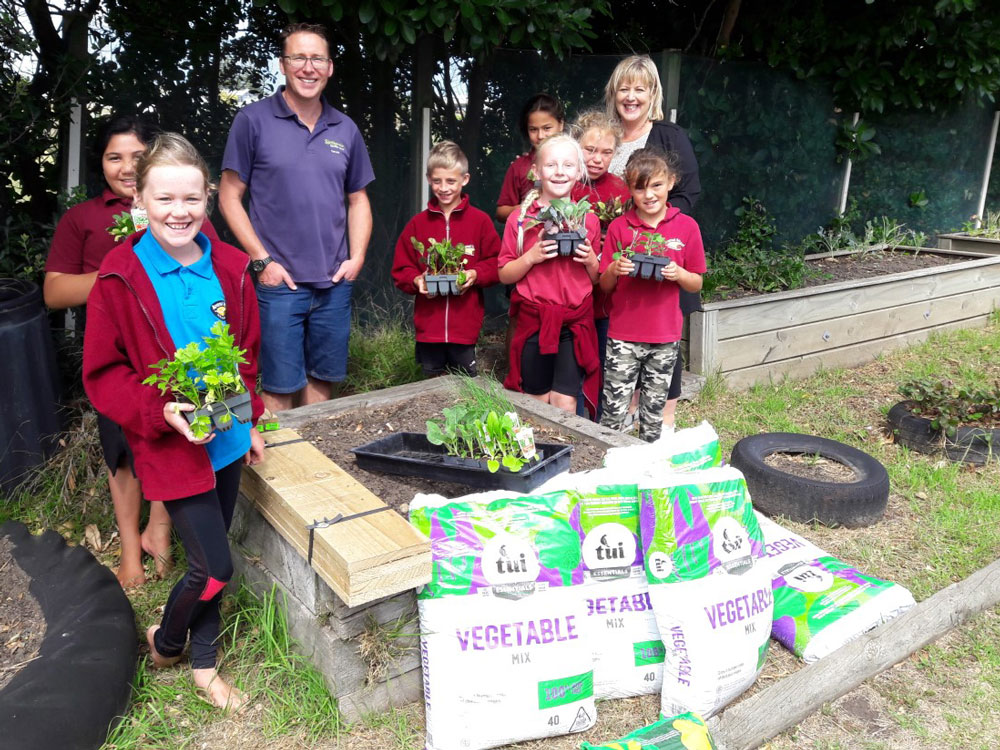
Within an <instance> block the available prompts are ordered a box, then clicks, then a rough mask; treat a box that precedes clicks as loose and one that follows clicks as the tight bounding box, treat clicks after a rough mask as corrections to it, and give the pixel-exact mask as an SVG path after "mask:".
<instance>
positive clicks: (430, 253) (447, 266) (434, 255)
mask: <svg viewBox="0 0 1000 750" xmlns="http://www.w3.org/2000/svg"><path fill="white" fill-rule="evenodd" d="M410 242H411V243H412V244H413V248H414V249H415V250H416V251H417V252H418V253H420V255H421V256H422V257H423V259H424V263H426V264H427V273H429V274H431V275H434V276H437V275H443V274H456V275H457V276H458V283H459V284H460V285H461V284H464V283H465V279H466V277H465V264H466V263H468V261H469V255H470V253H468V252H467V251H466V247H465V245H463V244H462V243H461V242H459V243H458V244H457V245H453V244H451V240H442V241H441V242H438V241H437V240H436V239H434V238H433V237H430V238H429V239H428V242H429V243H430V244H429V245H424V243H423V242H420V241H419V240H418V239H417V238H416V237H410Z"/></svg>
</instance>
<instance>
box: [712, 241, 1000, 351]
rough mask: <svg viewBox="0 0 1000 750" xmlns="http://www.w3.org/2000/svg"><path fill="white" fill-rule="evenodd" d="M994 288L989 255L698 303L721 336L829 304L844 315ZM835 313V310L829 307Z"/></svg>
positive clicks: (808, 318) (998, 262)
mask: <svg viewBox="0 0 1000 750" xmlns="http://www.w3.org/2000/svg"><path fill="white" fill-rule="evenodd" d="M998 287H1000V258H998V257H992V258H982V259H979V260H975V261H970V262H967V263H956V264H954V265H951V266H941V267H937V268H924V269H919V270H917V271H909V272H907V273H904V274H891V275H889V276H880V277H876V278H874V279H862V280H858V281H854V282H840V283H838V284H826V285H822V286H816V287H808V288H805V289H793V290H791V291H788V292H777V293H775V294H764V295H758V296H755V297H746V298H743V299H737V300H728V301H722V302H708V303H705V304H704V305H703V307H704V308H705V311H706V312H707V311H709V310H718V312H719V321H718V326H719V330H720V332H721V336H722V337H728V336H730V335H732V336H739V335H744V334H747V333H754V332H756V331H760V330H768V329H772V328H782V327H784V326H786V325H794V324H799V323H810V322H816V321H819V320H822V319H823V317H824V316H825V315H826V312H827V311H829V310H831V309H833V308H832V306H834V305H836V306H837V310H839V311H840V312H839V314H842V315H847V314H851V313H855V312H870V311H872V310H878V309H882V308H884V307H888V306H891V305H892V304H895V303H896V302H898V301H904V302H915V301H917V300H920V299H933V298H935V297H942V296H950V295H953V294H961V293H963V292H969V291H975V290H977V289H981V290H991V289H996V288H998ZM834 314H838V312H836V311H834ZM757 321H759V322H757Z"/></svg>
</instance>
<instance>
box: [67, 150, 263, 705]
mask: <svg viewBox="0 0 1000 750" xmlns="http://www.w3.org/2000/svg"><path fill="white" fill-rule="evenodd" d="M210 187H211V185H210V183H209V179H208V168H207V167H206V166H205V162H204V160H203V159H202V158H201V156H200V155H199V154H198V152H197V151H196V150H195V149H194V147H193V146H192V145H191V144H190V143H188V141H186V140H185V139H184V138H183V137H181V136H179V135H177V134H175V133H164V134H162V135H160V136H159V137H157V139H156V141H155V142H154V143H153V145H152V146H151V147H150V150H149V152H148V153H146V154H145V155H143V156H142V157H141V158H140V159H139V163H138V166H137V169H136V193H137V200H138V202H139V203H140V204H141V205H142V207H143V208H145V210H146V213H147V214H148V217H149V228H148V230H147V231H146V232H144V233H143V234H141V235H133V236H132V237H130V238H128V239H127V240H125V241H124V242H123V243H122V244H121V245H119V246H118V247H117V248H115V249H114V250H112V251H111V252H110V253H108V255H107V257H105V259H104V261H103V262H102V263H101V266H100V269H99V270H98V273H97V283H96V284H95V285H94V288H93V291H92V292H91V294H90V297H89V299H88V304H87V308H88V312H89V315H88V318H89V320H88V322H87V331H86V335H85V338H84V349H83V383H84V386H85V388H86V390H87V395H88V396H90V399H91V401H92V402H93V404H94V406H95V408H97V410H98V411H100V412H101V413H103V414H106V415H107V416H108V417H110V418H111V419H113V420H114V421H115V422H117V423H118V424H120V425H121V426H122V428H123V429H124V430H125V434H126V436H127V438H128V442H129V445H130V446H131V447H132V450H133V452H134V454H135V471H136V475H137V476H138V478H139V481H140V482H141V483H142V489H143V492H144V494H145V495H146V497H147V498H148V499H149V500H151V501H156V502H162V503H163V504H164V506H165V507H166V509H167V512H168V513H169V515H170V520H171V521H172V522H173V525H174V528H175V529H176V530H177V532H178V534H179V535H180V537H181V541H182V542H183V544H184V551H185V553H186V556H187V561H188V571H187V573H185V575H184V577H183V578H181V580H180V581H178V582H177V584H176V585H175V586H174V588H173V590H172V591H171V592H170V596H169V598H168V599H167V603H166V606H165V607H164V610H163V617H162V620H161V621H160V624H159V625H153V626H152V627H150V628H149V629H148V630H147V631H146V639H147V641H148V643H149V652H150V658H151V660H152V664H153V667H155V668H162V667H169V666H172V665H174V664H176V663H177V662H178V661H179V660H180V658H181V655H182V652H183V651H184V647H185V644H186V643H187V641H188V637H189V635H190V663H191V673H192V679H193V681H194V684H195V686H196V688H197V689H198V691H199V692H200V693H201V694H202V695H203V697H204V698H205V699H206V700H207V701H209V702H210V703H212V704H214V705H216V706H218V707H220V708H223V709H226V710H233V709H236V708H238V707H239V706H240V705H242V704H243V703H244V702H245V700H246V697H245V696H244V695H243V694H242V693H241V692H240V691H239V690H238V689H236V688H235V687H231V686H230V685H229V684H228V683H227V682H226V681H225V680H223V679H222V678H221V677H220V676H219V674H218V672H217V671H216V656H217V648H218V647H217V644H216V641H217V640H218V637H219V601H220V599H221V598H222V590H223V588H224V587H225V585H226V583H227V582H228V580H229V578H230V577H231V576H232V574H233V565H232V560H231V559H230V553H229V542H228V539H227V532H228V530H229V524H230V523H231V522H232V518H233V509H234V507H235V504H236V495H237V492H238V491H239V483H240V473H241V466H242V465H243V464H244V463H250V464H253V463H258V462H260V461H261V460H263V457H264V440H263V437H262V436H261V435H260V433H258V432H257V430H255V429H253V424H254V423H255V422H256V420H257V419H258V418H259V417H260V415H261V414H262V413H263V411H264V404H263V402H262V401H261V399H260V397H259V396H258V395H257V394H256V393H255V392H254V390H255V387H256V379H257V355H258V352H259V349H260V322H259V317H258V312H257V300H256V297H255V294H254V287H253V282H252V281H251V279H250V275H249V272H248V267H249V258H248V257H247V256H246V254H244V253H242V252H240V251H239V250H237V249H236V248H234V247H231V246H229V245H226V244H225V243H222V242H213V241H211V240H209V239H208V238H207V237H206V236H205V235H204V234H203V233H202V232H201V228H202V225H203V224H204V221H205V215H206V212H207V205H208V192H209V189H210ZM213 329H214V331H213ZM213 336H214V338H216V339H217V341H216V342H215V344H214V345H210V346H208V347H207V351H209V352H212V351H217V350H219V349H227V350H229V353H230V355H231V356H230V358H229V359H230V363H231V365H232V367H231V368H230V369H228V370H227V371H225V372H224V371H222V370H221V369H217V370H216V371H215V372H201V373H199V376H200V377H201V378H202V379H203V380H204V381H205V383H206V385H208V384H209V381H210V380H212V381H223V380H230V379H231V380H237V379H240V380H241V381H242V383H241V387H242V389H244V390H245V391H247V392H249V394H250V402H251V406H252V408H251V415H250V419H249V420H247V421H246V422H244V423H242V424H241V423H239V421H238V420H236V419H230V420H229V422H227V424H229V427H228V428H225V427H224V425H220V427H219V429H218V430H212V431H210V432H209V433H208V434H207V436H206V435H203V434H202V432H201V431H200V430H199V431H198V432H195V430H194V429H193V427H195V428H197V427H198V425H197V423H196V424H195V425H194V426H192V425H189V424H188V422H187V420H186V419H185V418H184V412H190V411H193V410H194V409H195V406H194V405H193V404H191V403H187V402H181V397H180V396H178V395H176V393H175V392H174V391H175V390H176V389H174V390H171V389H169V388H158V387H156V386H155V385H152V384H151V383H145V382H144V381H145V380H146V379H147V378H148V377H149V376H150V375H153V374H154V373H153V372H152V370H151V368H153V369H159V370H161V372H162V370H163V369H169V362H171V361H175V360H178V359H182V357H180V356H176V355H177V354H180V353H183V356H187V354H193V353H194V349H195V348H197V347H199V346H200V344H201V342H202V341H203V340H206V339H211V338H213ZM192 344H193V345H194V346H192ZM237 363H239V364H238V371H236V372H234V371H233V370H234V369H235V368H236V366H237ZM180 369H183V370H184V372H183V375H185V376H187V375H188V374H189V372H188V369H187V367H182V368H180ZM154 379H155V375H154ZM192 395H197V394H194V393H192Z"/></svg>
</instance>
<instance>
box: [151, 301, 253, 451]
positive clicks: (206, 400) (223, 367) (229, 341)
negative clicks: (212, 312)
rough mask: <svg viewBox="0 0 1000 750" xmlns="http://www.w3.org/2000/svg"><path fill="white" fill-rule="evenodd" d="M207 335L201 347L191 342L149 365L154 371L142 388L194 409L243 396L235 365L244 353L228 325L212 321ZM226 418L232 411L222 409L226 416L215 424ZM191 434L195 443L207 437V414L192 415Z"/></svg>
mask: <svg viewBox="0 0 1000 750" xmlns="http://www.w3.org/2000/svg"><path fill="white" fill-rule="evenodd" d="M211 333H212V335H211V336H205V337H204V338H203V339H202V341H204V342H205V345H204V347H203V346H202V345H201V344H200V343H198V342H197V341H192V342H191V343H189V344H188V345H187V346H184V347H181V348H180V349H178V350H177V351H176V352H174V356H173V359H161V360H160V361H159V362H157V363H156V364H153V365H150V368H151V369H153V370H156V371H157V372H155V373H154V374H152V375H150V376H149V377H147V378H146V379H145V380H143V381H142V382H143V385H152V386H156V387H157V388H159V389H160V394H161V395H162V394H165V393H167V391H171V392H172V393H173V394H174V395H175V396H176V397H179V398H183V399H185V400H186V401H188V402H189V403H192V404H194V405H195V408H196V409H203V408H205V407H206V406H208V405H210V404H216V403H223V404H224V402H225V400H226V399H227V398H229V397H230V396H235V395H236V394H238V393H243V392H244V391H245V390H246V387H245V386H244V385H243V378H242V376H241V375H240V371H239V366H240V365H241V364H245V363H246V361H247V360H246V357H245V356H244V355H245V354H246V350H245V349H240V348H239V347H237V346H236V340H235V338H234V336H233V335H232V334H231V333H230V332H229V324H228V323H223V322H222V321H221V320H220V321H218V322H216V323H215V325H213V326H212V328H211ZM224 405H225V404H224ZM230 419H232V412H231V411H230V410H229V407H228V406H226V414H224V415H221V416H220V417H218V421H220V422H222V423H223V424H225V423H226V422H228V421H229V420H230ZM191 431H192V432H193V433H194V436H195V437H196V438H197V439H199V440H200V439H202V438H204V437H207V436H208V434H209V433H210V432H211V431H212V423H211V419H210V418H209V417H208V415H206V414H199V415H198V416H196V417H195V418H194V420H193V421H192V422H191Z"/></svg>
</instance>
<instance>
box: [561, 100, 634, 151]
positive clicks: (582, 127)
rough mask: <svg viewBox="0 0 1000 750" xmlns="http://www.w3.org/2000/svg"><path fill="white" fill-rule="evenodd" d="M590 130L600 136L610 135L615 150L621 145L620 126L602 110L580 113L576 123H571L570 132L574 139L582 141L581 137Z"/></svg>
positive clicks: (589, 110)
mask: <svg viewBox="0 0 1000 750" xmlns="http://www.w3.org/2000/svg"><path fill="white" fill-rule="evenodd" d="M591 130H596V131H598V132H599V133H600V134H601V135H602V136H603V135H604V134H605V133H610V134H611V135H612V136H614V139H615V149H616V150H617V149H618V147H619V146H620V145H621V143H622V127H621V124H620V123H618V121H617V120H613V119H612V118H610V117H608V114H607V112H605V111H604V110H601V109H588V110H587V111H586V112H581V113H580V116H579V117H577V118H576V122H574V123H573V127H572V129H571V132H572V133H573V137H574V138H576V139H577V140H578V141H582V140H583V136H585V135H586V134H587V133H589V132H590V131H591Z"/></svg>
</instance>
